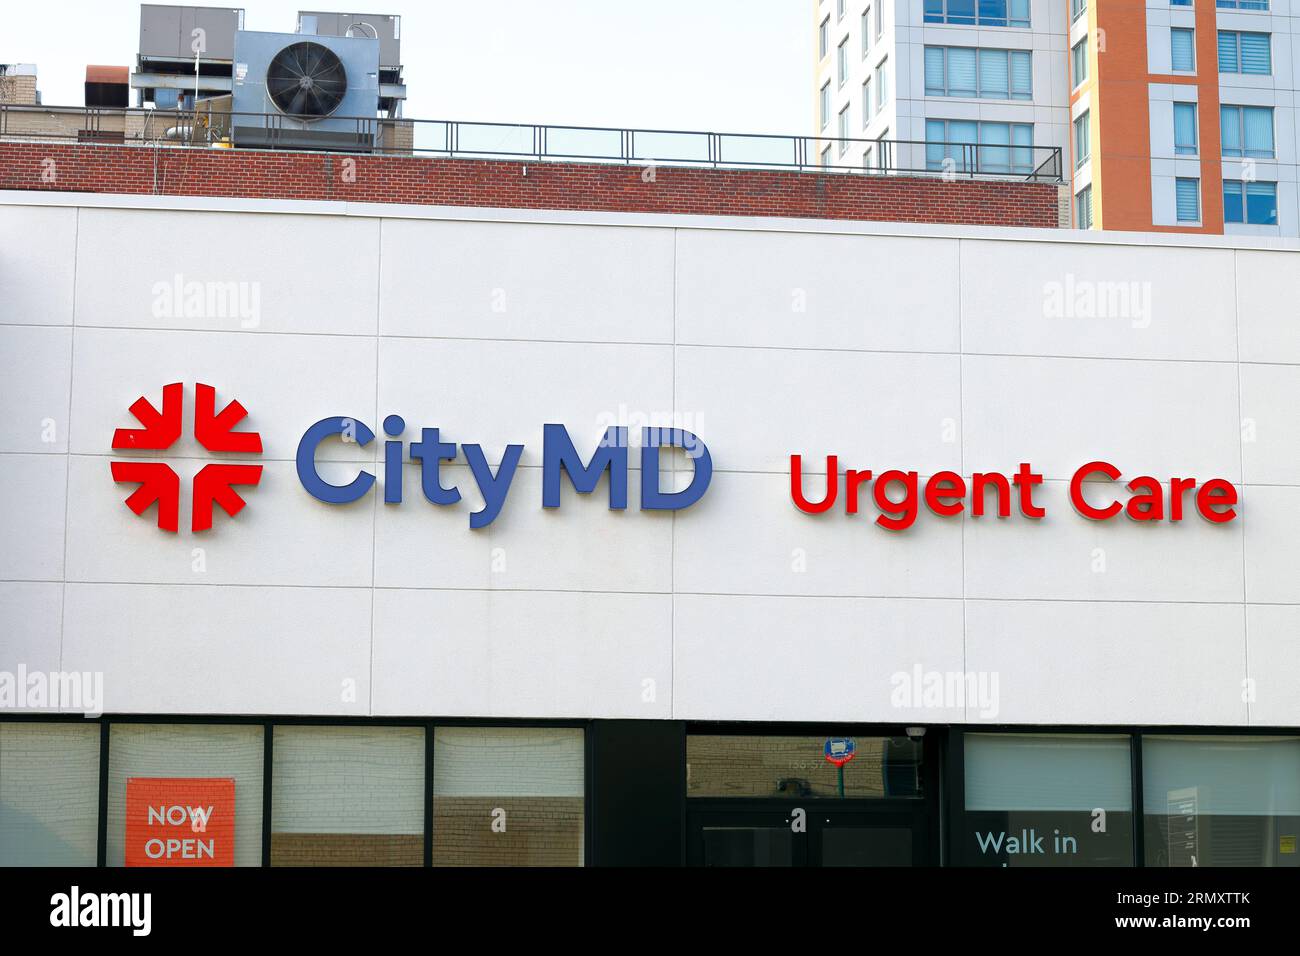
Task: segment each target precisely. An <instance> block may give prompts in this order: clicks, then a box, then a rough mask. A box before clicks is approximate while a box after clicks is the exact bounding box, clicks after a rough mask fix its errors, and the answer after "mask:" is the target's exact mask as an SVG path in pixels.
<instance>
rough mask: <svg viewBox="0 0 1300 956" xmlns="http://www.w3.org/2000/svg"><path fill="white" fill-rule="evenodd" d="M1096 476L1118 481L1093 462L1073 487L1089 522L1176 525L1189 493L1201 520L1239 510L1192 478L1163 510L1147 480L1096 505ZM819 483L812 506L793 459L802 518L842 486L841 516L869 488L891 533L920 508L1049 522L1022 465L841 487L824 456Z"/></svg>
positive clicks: (1159, 492) (1230, 498)
mask: <svg viewBox="0 0 1300 956" xmlns="http://www.w3.org/2000/svg"><path fill="white" fill-rule="evenodd" d="M1099 475H1100V476H1104V477H1105V478H1108V479H1110V481H1112V482H1114V481H1117V480H1119V479H1120V478H1121V477H1122V475H1121V473H1120V470H1119V469H1118V468H1116V467H1115V466H1114V465H1112V464H1110V463H1109V462H1105V461H1091V462H1088V463H1087V464H1086V465H1083V466H1081V467H1080V468H1079V469H1078V470H1077V471H1076V472H1075V473H1074V476H1073V477H1072V478H1071V479H1070V500H1071V502H1072V503H1073V504H1074V508H1075V510H1076V511H1077V512H1078V513H1079V514H1081V515H1082V516H1083V517H1085V518H1088V519H1090V520H1093V521H1105V520H1108V519H1110V518H1113V517H1115V516H1116V515H1118V514H1120V513H1121V512H1122V513H1125V514H1127V515H1128V516H1129V517H1130V518H1133V519H1134V520H1137V521H1163V520H1169V521H1181V520H1182V519H1183V513H1184V497H1185V496H1186V494H1187V493H1188V492H1190V491H1193V490H1195V491H1196V494H1195V506H1196V510H1197V512H1199V513H1200V515H1201V517H1203V518H1204V519H1205V520H1207V521H1212V522H1215V523H1222V522H1225V521H1231V520H1232V519H1233V518H1235V517H1236V516H1237V512H1236V511H1235V510H1234V507H1233V506H1235V505H1236V504H1237V489H1236V488H1235V487H1234V486H1233V485H1232V483H1231V482H1229V481H1227V480H1225V479H1223V478H1212V479H1210V480H1209V481H1207V482H1205V484H1203V485H1200V487H1199V489H1198V488H1197V484H1198V483H1197V481H1196V480H1195V479H1194V478H1173V479H1171V480H1170V482H1169V498H1168V507H1167V508H1166V499H1165V492H1164V486H1163V485H1162V484H1161V483H1160V482H1159V481H1158V480H1157V479H1155V478H1151V477H1149V476H1147V475H1142V476H1139V477H1137V478H1134V479H1132V480H1131V481H1129V482H1128V483H1127V485H1126V486H1125V487H1126V488H1127V489H1128V491H1129V492H1131V493H1132V494H1131V495H1130V496H1129V498H1128V501H1127V502H1126V503H1121V502H1119V501H1117V500H1114V499H1113V498H1112V500H1110V501H1109V502H1107V503H1105V504H1102V505H1095V504H1093V503H1091V502H1089V501H1088V500H1087V499H1086V498H1084V495H1083V484H1084V482H1085V481H1087V480H1088V479H1089V478H1096V477H1097V476H1099ZM823 481H824V487H823V490H822V491H821V494H820V497H818V498H817V500H815V501H814V500H810V499H809V497H808V495H806V494H805V493H804V468H803V456H801V455H791V456H790V498H791V500H792V501H793V502H794V505H795V507H796V508H798V509H799V510H800V511H802V512H805V513H806V514H823V513H824V512H827V511H830V510H831V509H832V508H834V507H835V504H836V502H837V501H838V500H840V488H841V485H842V486H843V489H844V499H843V500H844V511H845V513H846V514H851V515H853V514H857V513H858V510H859V507H860V505H861V503H862V500H863V499H864V498H865V497H867V494H868V493H867V492H865V491H864V489H863V486H864V485H870V492H869V497H870V499H871V501H872V503H874V505H875V508H876V510H877V511H878V512H879V514H878V515H877V516H876V519H875V521H876V524H878V525H880V526H881V527H882V528H885V529H887V530H889V531H905V530H906V529H908V528H910V527H911V526H912V525H913V524H915V523H916V519H917V517H918V515H919V514H920V505H921V502H924V503H925V506H926V507H927V508H928V509H929V510H930V511H931V512H932V513H934V514H936V515H938V516H940V517H945V518H951V517H955V516H957V515H959V514H961V513H962V512H963V511H965V510H966V509H967V508H968V507H969V509H970V513H971V516H972V517H975V518H982V517H984V515H985V514H986V513H992V514H996V515H997V516H998V517H999V518H1009V517H1011V512H1012V508H1013V507H1015V508H1016V509H1018V510H1019V512H1020V514H1021V515H1022V516H1024V517H1026V518H1042V517H1044V516H1045V515H1046V514H1047V511H1046V509H1044V508H1043V507H1042V506H1041V505H1039V504H1037V503H1036V502H1035V501H1034V489H1035V488H1037V487H1038V486H1039V485H1041V484H1042V483H1043V476H1042V475H1041V474H1040V473H1038V472H1036V471H1034V470H1033V467H1032V466H1031V465H1030V464H1029V463H1028V462H1021V463H1020V466H1019V468H1018V469H1017V470H1016V472H1015V474H1013V475H1011V476H1010V477H1008V476H1007V475H1004V474H1002V473H1001V472H996V471H993V472H976V473H974V474H973V475H971V476H970V479H969V481H968V480H967V479H966V478H964V477H963V476H961V475H959V474H957V473H956V472H954V471H939V472H936V473H935V474H933V475H931V476H930V477H929V478H927V479H926V480H925V482H924V483H922V482H921V479H920V476H919V475H918V473H917V472H915V471H900V470H897V469H891V470H889V471H882V472H880V473H879V474H874V473H873V472H872V471H870V470H866V471H860V470H857V469H853V468H850V469H848V470H846V471H845V472H844V474H843V478H842V480H841V476H840V471H839V457H838V456H837V455H827V456H826V470H825V477H824V479H823ZM990 498H991V501H990ZM990 509H991V511H990Z"/></svg>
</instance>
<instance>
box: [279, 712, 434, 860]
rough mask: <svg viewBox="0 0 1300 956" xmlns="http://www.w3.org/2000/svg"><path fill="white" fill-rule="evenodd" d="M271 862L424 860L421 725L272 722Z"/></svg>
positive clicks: (422, 731)
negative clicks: (306, 724)
mask: <svg viewBox="0 0 1300 956" xmlns="http://www.w3.org/2000/svg"><path fill="white" fill-rule="evenodd" d="M272 772H273V774H274V777H273V791H272V792H273V798H272V811H271V865H272V866H421V865H423V863H424V730H423V729H422V728H420V727H295V726H280V727H276V728H275V737H274V753H273V756H272Z"/></svg>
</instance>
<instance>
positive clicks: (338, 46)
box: [232, 31, 379, 150]
mask: <svg viewBox="0 0 1300 956" xmlns="http://www.w3.org/2000/svg"><path fill="white" fill-rule="evenodd" d="M233 84H234V98H233V110H234V115H233V117H232V126H233V141H234V144H235V145H236V146H244V147H259V146H262V147H265V146H274V147H281V148H290V149H330V150H338V149H343V150H347V149H355V150H369V149H372V148H373V147H374V145H375V140H376V131H377V129H378V126H379V122H378V119H377V117H376V113H377V112H378V110H379V41H378V40H377V39H374V38H373V37H330V36H313V37H306V36H303V35H301V34H296V33H257V32H253V31H241V32H239V33H237V34H235V65H234V77H233ZM254 114H258V115H254Z"/></svg>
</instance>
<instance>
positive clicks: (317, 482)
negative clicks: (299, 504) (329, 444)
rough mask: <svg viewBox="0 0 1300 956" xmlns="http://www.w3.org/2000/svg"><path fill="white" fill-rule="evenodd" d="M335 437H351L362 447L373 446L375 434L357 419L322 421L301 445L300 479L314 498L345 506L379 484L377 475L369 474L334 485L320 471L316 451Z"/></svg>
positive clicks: (298, 460)
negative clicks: (375, 484)
mask: <svg viewBox="0 0 1300 956" xmlns="http://www.w3.org/2000/svg"><path fill="white" fill-rule="evenodd" d="M331 435H348V436H350V437H352V438H354V439H355V440H356V443H357V444H358V445H360V446H361V447H363V448H364V447H365V446H366V445H369V444H370V443H371V442H372V441H373V440H374V437H375V433H374V432H372V431H371V430H370V429H369V428H367V427H366V426H365V425H363V424H362V423H361V422H359V421H357V420H356V419H355V418H343V417H335V418H322V419H321V420H320V421H318V422H317V423H316V424H315V425H312V426H311V428H309V429H307V431H306V432H305V433H304V434H303V436H302V440H301V441H300V442H298V455H297V459H296V461H297V465H298V480H299V481H301V482H302V486H303V487H304V488H306V489H307V491H308V492H309V493H310V494H311V495H312V497H314V498H319V499H320V500H321V501H325V502H328V503H329V504H332V505H345V504H347V503H348V502H350V501H356V500H357V499H358V498H360V497H361V496H362V495H364V494H365V493H366V492H367V491H369V490H370V488H371V486H372V485H373V484H374V483H375V476H374V475H372V474H371V473H370V472H368V471H362V472H361V474H359V475H357V477H355V478H353V479H352V480H351V481H350V482H348V483H347V484H346V485H331V484H330V483H329V482H328V481H326V480H325V479H324V478H322V477H321V476H320V474H319V472H317V471H316V448H317V446H319V445H320V443H321V442H323V441H324V440H325V439H326V438H329V437H330V436H331Z"/></svg>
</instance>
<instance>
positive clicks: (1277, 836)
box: [1142, 736, 1300, 867]
mask: <svg viewBox="0 0 1300 956" xmlns="http://www.w3.org/2000/svg"><path fill="white" fill-rule="evenodd" d="M1142 803H1143V809H1142V815H1143V828H1144V833H1145V841H1144V843H1145V846H1146V864H1147V866H1199V867H1206V866H1285V865H1288V864H1289V865H1294V864H1295V857H1294V856H1293V855H1291V851H1292V850H1293V849H1294V843H1295V841H1294V840H1290V841H1288V840H1287V839H1286V837H1287V836H1292V835H1294V834H1295V832H1296V830H1297V827H1298V826H1300V738H1296V737H1228V736H1222V737H1221V736H1204V737H1190V736H1189V737H1161V736H1146V737H1143V738H1142ZM1284 854H1285V855H1284Z"/></svg>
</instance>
